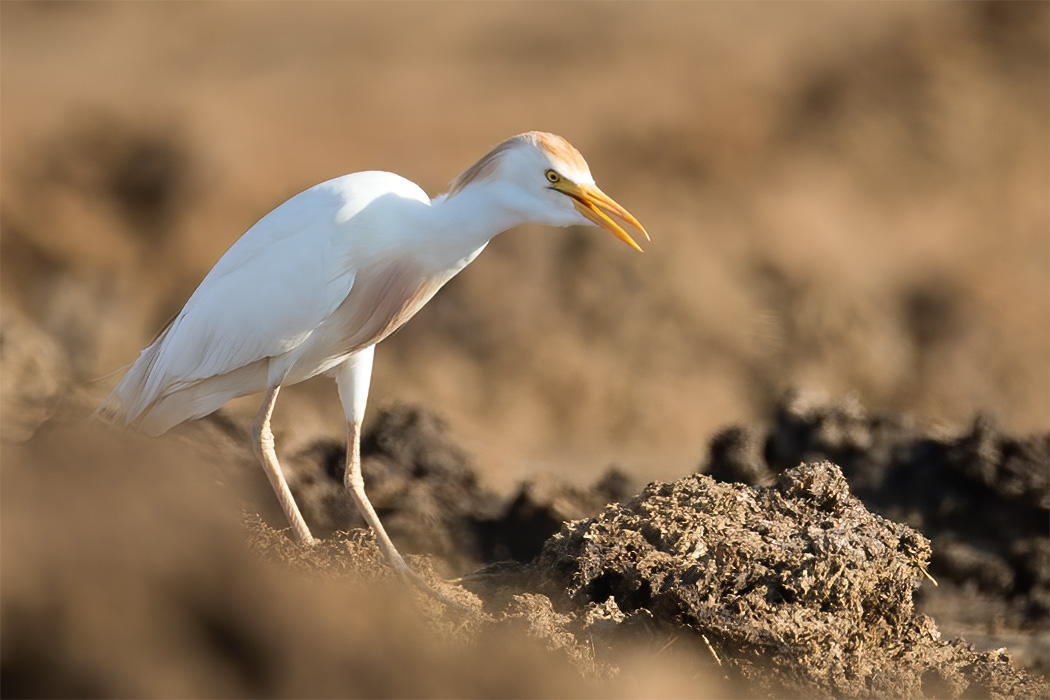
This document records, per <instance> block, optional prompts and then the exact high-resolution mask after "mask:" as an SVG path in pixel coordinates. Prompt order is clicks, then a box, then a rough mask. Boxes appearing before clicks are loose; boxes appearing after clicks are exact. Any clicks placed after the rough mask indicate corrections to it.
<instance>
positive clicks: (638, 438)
mask: <svg viewBox="0 0 1050 700" xmlns="http://www.w3.org/2000/svg"><path fill="white" fill-rule="evenodd" d="M1047 8H1048V6H1047V4H1046V3H1020V2H1003V3H993V4H985V3H851V4H846V3H842V4H826V3H817V4H810V3H792V4H777V5H772V4H762V3H745V4H740V5H734V4H728V3H695V4H684V3H666V4H664V3H656V4H653V3H637V4H632V3H617V4H608V5H596V4H585V3H581V4H575V3H567V4H559V5H557V6H556V10H555V6H553V5H546V4H516V3H493V4H476V3H470V4H458V3H433V4H416V3H394V4H383V3H309V4H299V3H282V2H273V3H252V2H248V3H212V4H201V3H163V4H162V3H150V4H146V3H114V4H109V3H95V2H90V3H14V2H4V3H2V4H0V20H2V21H0V102H2V105H3V119H2V120H0V371H2V376H0V464H2V470H0V479H2V488H0V518H2V528H0V545H2V546H0V583H2V587H0V622H2V626H3V634H2V635H0V657H2V658H0V662H2V668H0V671H2V673H0V683H2V684H3V688H2V692H3V694H4V695H5V696H10V697H14V696H20V695H35V696H102V695H111V696H112V695H122V696H143V697H145V696H149V697H160V696H169V697H170V696H184V697H195V696H215V695H227V696H238V695H242V696H264V695H299V696H302V695H315V696H328V695H341V696H345V695H357V696H413V695H459V696H469V695H478V696H504V695H532V696H548V695H567V694H574V695H596V696H597V695H600V696H606V695H609V694H613V695H624V696H655V695H669V696H670V695H674V696H688V695H699V696H721V695H725V694H738V695H749V694H754V693H768V694H774V695H783V694H788V695H814V696H818V695H819V696H828V695H850V696H858V697H867V696H871V697H891V696H900V695H908V696H914V697H918V696H920V695H922V696H938V697H940V696H943V697H955V696H969V697H973V696H984V695H989V696H990V695H997V696H1004V697H1007V696H1012V697H1024V696H1034V695H1045V694H1046V686H1045V683H1044V681H1043V680H1042V679H1044V678H1045V677H1046V675H1047V673H1048V671H1050V651H1048V648H1050V639H1048V635H1047V629H1048V624H1050V613H1048V609H1050V536H1048V525H1047V523H1048V519H1047V510H1048V473H1050V467H1048V457H1047V454H1048V452H1050V447H1048V438H1047V436H1046V431H1047V428H1048V426H1050V295H1048V294H1047V292H1048V290H1050V264H1048V260H1050V235H1048V232H1050V171H1048V169H1047V163H1048V162H1050V138H1048V134H1050V128H1048V124H1050V75H1048V74H1050V30H1048V29H1047V27H1048V9H1047ZM537 128H538V129H546V130H550V131H554V132H557V133H561V134H563V135H565V136H566V137H568V138H569V139H570V140H571V141H573V142H574V143H575V144H576V145H577V146H578V147H579V148H580V149H581V150H582V151H583V153H584V154H585V155H586V156H587V158H588V160H589V162H590V164H591V166H592V169H593V170H594V172H595V174H596V176H597V178H598V181H599V182H600V183H601V185H602V186H603V188H604V189H605V190H606V191H608V192H610V193H612V194H613V195H614V196H615V197H616V198H617V199H618V200H620V201H622V202H623V203H624V204H625V205H627V206H628V207H629V208H630V209H631V210H632V211H633V212H634V213H636V214H637V215H638V217H639V218H640V219H641V220H642V221H643V222H645V224H646V226H647V228H648V229H649V230H650V232H651V233H653V237H654V240H653V243H652V244H651V245H649V246H647V252H646V253H645V255H637V254H633V253H632V252H631V251H629V250H628V249H626V248H625V247H623V246H622V245H620V244H618V243H616V242H615V241H613V240H611V238H610V237H608V236H603V235H601V234H600V232H597V231H593V230H590V229H570V230H567V231H545V230H540V229H535V228H527V227H526V228H524V229H523V230H520V231H517V232H514V233H510V234H508V235H506V236H501V237H500V238H498V239H497V240H495V241H494V242H493V244H492V245H491V246H490V247H489V249H488V250H487V251H486V253H485V254H484V255H483V256H482V257H481V258H479V260H478V261H477V263H475V264H474V265H472V266H471V267H470V268H469V269H468V270H466V271H465V272H464V273H463V274H462V275H460V276H459V277H457V278H456V279H455V280H453V281H452V282H451V283H450V284H449V285H448V287H447V288H446V289H445V290H443V291H442V292H441V293H440V294H439V295H438V296H437V297H436V298H435V300H434V301H433V302H432V303H431V304H430V305H428V307H427V308H426V309H424V311H423V312H421V313H420V314H419V316H418V317H417V318H415V319H413V320H412V322H410V323H409V324H408V325H407V326H406V327H405V328H404V329H403V330H402V331H401V332H399V333H398V334H396V335H395V336H394V337H392V338H391V339H390V340H388V341H386V342H385V343H384V344H383V345H382V346H381V348H380V350H379V352H378V353H377V365H376V371H375V377H374V381H373V395H372V402H371V403H372V406H373V407H374V408H373V409H372V411H371V414H370V416H369V421H368V425H367V433H368V438H367V440H366V443H365V445H364V450H365V453H366V461H365V471H366V479H367V481H368V488H369V491H370V493H371V494H372V497H373V500H374V501H375V503H376V505H377V506H378V507H379V509H380V511H381V514H382V516H383V518H384V521H385V522H387V524H388V525H389V527H390V529H391V531H392V532H393V533H394V536H395V538H396V539H397V541H398V543H399V545H400V546H402V547H403V548H404V549H405V550H406V551H409V552H415V553H419V554H424V553H425V554H428V555H431V556H432V557H433V558H427V559H422V558H420V559H416V563H417V565H418V566H420V567H421V568H423V569H425V570H426V569H429V568H431V567H432V568H433V569H434V570H435V571H436V573H437V574H438V575H441V576H462V575H469V576H468V577H467V579H466V580H465V585H466V587H467V588H469V589H470V590H471V591H474V592H475V593H476V594H477V595H479V596H480V598H481V600H482V602H479V601H478V600H477V599H475V598H473V597H471V596H472V594H470V593H467V592H465V591H461V592H460V593H459V594H458V595H461V596H463V599H464V600H465V601H466V602H467V604H468V605H472V606H475V607H479V606H483V607H484V611H485V616H483V617H477V616H473V617H471V616H466V617H464V616H462V615H460V616H459V617H457V616H456V615H445V614H444V613H442V611H441V610H440V609H439V608H437V607H435V606H433V605H432V604H431V603H430V602H428V601H425V600H424V601H420V603H419V605H418V606H411V605H408V604H407V603H406V602H405V601H406V600H407V599H408V597H409V594H408V593H407V592H405V591H402V590H400V589H399V588H397V587H396V586H395V585H393V582H391V581H389V579H388V578H386V575H385V573H384V570H383V569H382V567H379V566H377V565H376V560H375V553H374V550H373V549H372V546H371V544H370V542H369V541H368V540H367V538H362V537H361V536H360V534H355V535H351V536H348V537H347V536H344V535H341V534H338V533H339V531H342V530H346V529H347V528H353V527H357V526H358V525H359V521H358V520H357V519H356V514H355V513H354V512H353V511H352V509H351V508H349V505H348V502H347V501H346V499H345V497H344V494H343V493H342V490H341V487H340V486H339V479H338V469H339V464H340V460H341V457H342V450H343V447H342V445H341V444H340V443H339V438H340V436H341V435H342V418H341V411H340V408H339V404H338V401H337V400H336V396H335V391H334V387H332V386H331V385H330V383H327V382H325V381H311V382H308V383H305V384H304V385H302V386H300V387H295V388H292V389H290V390H288V391H285V392H283V393H282V400H281V402H279V404H278V407H277V413H276V418H275V430H276V432H277V440H278V449H279V451H280V452H281V455H282V458H283V460H284V464H285V467H286V469H287V471H288V473H289V476H290V478H291V480H292V482H293V486H294V488H295V491H296V494H297V496H298V497H299V498H300V500H301V501H302V503H303V505H304V510H305V511H306V515H307V517H308V519H309V520H310V521H311V524H312V525H313V526H314V527H315V528H316V529H317V531H318V532H319V533H322V534H324V535H325V536H326V537H327V539H326V543H325V545H324V547H323V548H320V549H319V550H317V551H314V552H306V551H302V550H299V549H297V548H295V547H293V546H291V545H289V544H288V543H287V542H286V541H285V540H284V539H282V537H281V536H280V535H279V534H277V533H275V532H274V531H273V530H272V529H271V527H270V525H276V526H278V527H281V526H282V525H281V523H280V520H279V519H278V517H277V510H276V507H275V505H274V503H273V498H272V495H271V494H270V493H269V491H268V486H267V484H266V482H265V479H264V478H263V477H262V475H261V473H260V470H259V469H258V467H257V465H255V463H254V461H253V459H252V457H251V454H250V452H249V451H248V450H247V449H246V447H245V441H244V431H245V428H246V426H247V425H248V423H249V422H250V416H251V415H253V414H254V412H255V410H256V403H257V398H255V397H252V398H249V399H245V400H241V401H237V402H234V403H232V404H231V405H230V407H229V408H228V409H225V410H224V411H222V412H221V413H220V414H217V415H216V416H214V417H212V418H210V419H208V420H205V421H200V422H198V423H197V424H195V425H190V426H185V427H183V428H180V429H178V430H176V431H174V433H173V434H171V435H169V436H166V437H164V438H162V439H158V440H147V439H144V438H140V437H138V436H134V435H129V434H126V433H120V432H116V431H111V430H109V429H108V428H105V427H103V426H99V425H97V424H96V423H94V422H91V421H89V420H87V418H86V416H87V414H88V412H89V410H90V409H91V408H92V407H93V406H94V405H95V404H96V403H97V401H98V399H99V398H100V397H101V396H102V395H103V394H104V393H105V391H106V389H107V388H108V386H109V385H110V384H112V383H113V382H114V381H115V377H116V375H115V373H114V370H116V369H117V368H119V367H121V366H122V365H124V364H126V363H128V362H129V361H130V360H131V359H132V358H133V357H134V356H135V353H136V352H137V351H138V350H139V349H140V348H141V347H142V346H143V345H144V344H145V343H147V342H148V341H149V339H150V337H151V336H152V335H153V333H155V332H156V330H157V329H158V328H159V327H160V326H162V325H163V323H164V321H165V320H166V319H167V318H169V317H170V316H171V314H172V313H174V312H175V311H177V310H178V308H179V307H180V306H181V304H182V303H183V301H184V300H185V299H186V297H187V296H188V295H189V293H190V292H191V291H192V289H193V288H194V286H195V285H196V284H197V282H198V281H199V280H200V279H201V277H202V276H203V274H204V273H205V272H206V271H207V269H208V268H209V267H210V265H211V264H213V263H214V261H215V260H216V259H217V258H218V256H219V255H221V253H222V251H223V250H224V249H225V248H226V247H227V246H228V245H229V244H230V243H231V242H232V241H233V240H234V239H235V238H236V237H237V236H238V235H239V234H240V233H241V232H242V231H244V230H245V229H246V228H247V227H248V226H249V225H250V224H251V223H253V222H254V221H255V220H256V219H257V218H258V217H259V216H261V215H262V214H263V213H265V212H266V211H267V210H269V209H270V208H272V207H273V206H274V205H276V204H277V203H278V202H280V201H281V200H283V199H284V198H286V197H287V196H289V195H291V194H293V193H295V192H297V191H299V190H301V189H304V188H305V187H308V186H310V185H312V184H314V183H316V182H318V181H321V180H323V179H326V178H328V177H331V176H335V175H338V174H342V173H344V172H349V171H352V170H364V169H370V168H380V169H389V170H393V171H395V172H399V173H402V174H404V175H406V176H408V177H410V178H411V179H414V180H416V181H417V182H419V183H420V184H421V185H423V186H424V188H425V189H427V191H429V192H432V193H437V192H440V191H442V189H443V188H444V186H445V183H447V182H448V180H449V179H450V178H451V177H452V176H453V175H454V174H455V173H456V172H457V171H458V170H459V169H461V168H463V167H465V166H466V165H468V164H469V163H470V162H472V161H473V160H474V159H475V158H477V157H478V156H479V155H480V154H481V153H482V152H483V151H484V150H485V149H486V148H488V147H489V146H490V145H492V144H493V143H495V142H498V141H500V140H502V139H503V138H505V137H506V136H508V135H510V134H513V133H516V132H520V131H524V130H527V129H537ZM796 386H798V387H804V389H805V392H801V393H786V392H787V390H788V389H790V388H791V387H796ZM820 395H830V396H853V397H856V398H850V399H847V400H842V401H826V400H822V399H813V398H812V396H820ZM785 397H786V398H785ZM413 404H421V405H426V406H433V407H435V408H436V409H437V410H438V411H439V412H440V414H441V415H442V416H444V417H445V418H444V420H445V421H447V424H448V425H450V426H452V427H453V429H454V432H455V435H456V437H455V439H453V438H451V437H450V436H449V434H448V433H447V432H446V431H445V429H444V428H443V421H441V420H438V419H437V418H435V417H434V414H432V413H430V412H428V411H425V410H420V409H417V408H411V407H406V406H408V405H413ZM399 405H400V406H401V407H400V408H398V407H396V406H399ZM391 406H395V408H389V407H391ZM862 406H863V407H862ZM384 407H386V408H388V409H389V410H382V409H384ZM975 416H976V418H975ZM726 426H736V427H732V428H727V427H726ZM712 436H713V437H712ZM708 446H709V447H708ZM705 453H706V455H707V456H706V457H704V456H703V455H704V454H705ZM822 460H828V461H830V462H832V463H834V464H835V465H837V466H838V467H839V468H840V469H841V472H842V474H843V475H844V477H845V482H843V481H842V480H841V479H840V478H839V477H838V473H837V472H836V470H835V469H834V468H832V467H827V466H820V462H821V461H822ZM801 462H806V463H810V464H811V466H810V467H807V468H806V470H804V471H803V472H792V471H791V470H792V469H794V468H796V467H798V465H799V463H801ZM609 465H613V466H612V467H610V466H609ZM693 471H699V472H700V473H702V474H705V475H709V476H712V477H715V478H716V479H717V480H718V481H715V480H712V479H710V478H708V476H688V477H684V478H683V475H685V474H688V473H690V472H693ZM656 479H661V480H665V481H668V482H670V485H667V486H662V485H653V486H650V487H647V488H646V489H645V490H643V489H642V486H643V485H644V484H646V483H649V482H652V481H654V480H656ZM733 482H736V483H733ZM846 484H848V493H847V486H846ZM817 486H820V489H818V488H817ZM821 489H823V490H821ZM818 491H819V492H820V493H823V494H824V495H823V496H819V494H818V493H817V492H818ZM640 493H641V495H639V494H640ZM818 496H819V497H818ZM854 497H856V498H854ZM856 499H859V501H858V500H856ZM611 502H619V503H621V504H623V505H621V506H616V507H610V508H606V504H608V503H611ZM861 503H863V505H861ZM603 508H604V510H603ZM242 511H243V512H245V513H248V514H254V513H261V514H263V516H264V520H265V522H266V523H269V524H270V525H266V524H264V523H263V522H260V521H258V520H256V519H252V518H251V517H248V518H247V525H246V524H245V519H244V518H242V517H241V513H242ZM884 518H885V519H884ZM581 519H582V520H581ZM566 521H571V522H569V523H568V524H564V525H563V523H565V522H566ZM909 528H912V529H909ZM913 530H914V531H913ZM915 532H918V533H921V535H919V534H915ZM559 533H560V534H559ZM585 536H586V537H585ZM895 538H896V539H895ZM923 538H926V539H923ZM246 541H247V542H249V543H254V547H247V548H246V547H245V542H246ZM628 541H630V542H634V543H635V544H636V545H637V546H635V547H634V548H633V549H630V548H627V546H626V544H625V543H626V542H628ZM927 541H928V544H927ZM893 542H899V543H906V545H907V546H906V547H905V548H904V550H903V551H897V550H895V549H894V547H893V546H891V545H892V543H893ZM584 544H586V546H584ZM927 546H929V547H932V553H931V554H929V555H928V560H927V549H926V547H927ZM502 560H512V561H513V562H516V563H507V564H503V565H499V566H488V565H495V563H496V562H499V561H502ZM482 566H488V568H485V569H482V570H481V571H478V567H482ZM926 566H928V573H929V574H930V575H932V576H933V577H934V578H935V579H937V581H938V582H939V584H940V585H939V586H936V587H935V586H933V585H932V583H930V582H929V581H928V580H927V579H925V578H924V577H923V575H922V569H923V567H926ZM917 584H919V585H918V587H917V588H916V585H917ZM449 590H457V589H449ZM872 591H875V593H872ZM938 635H940V638H938ZM957 635H961V636H962V637H963V638H965V640H967V641H966V642H961V641H955V640H954V637H956V636H957ZM946 640H948V641H946ZM968 643H972V644H973V645H974V647H975V648H974V649H970V647H969V646H968ZM1002 648H1005V649H1007V650H1008V651H999V650H1000V649H1002ZM759 659H761V660H762V662H763V663H761V664H760V663H758V660H759ZM1007 659H1011V660H1007ZM1020 668H1024V669H1027V671H1021V670H1019V669H1020ZM1028 672H1030V673H1031V674H1034V675H1025V674H1026V673H1028Z"/></svg>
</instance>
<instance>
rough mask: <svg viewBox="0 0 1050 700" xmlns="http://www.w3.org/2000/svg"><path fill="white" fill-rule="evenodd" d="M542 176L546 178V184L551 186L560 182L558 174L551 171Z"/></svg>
mask: <svg viewBox="0 0 1050 700" xmlns="http://www.w3.org/2000/svg"><path fill="white" fill-rule="evenodd" d="M544 174H545V175H546V176H547V182H549V183H551V184H552V185H555V184H557V183H559V182H561V175H559V174H558V173H556V172H554V171H553V170H548V171H547V172H546V173H544Z"/></svg>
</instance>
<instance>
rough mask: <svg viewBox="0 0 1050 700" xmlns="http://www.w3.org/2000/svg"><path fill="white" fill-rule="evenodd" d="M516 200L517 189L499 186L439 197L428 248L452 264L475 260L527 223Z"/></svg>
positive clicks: (471, 188)
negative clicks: (502, 235) (504, 234)
mask: <svg viewBox="0 0 1050 700" xmlns="http://www.w3.org/2000/svg"><path fill="white" fill-rule="evenodd" d="M513 200H514V196H513V189H512V188H510V187H507V186H506V185H504V184H502V183H499V182H483V183H473V184H471V185H468V186H467V187H465V188H463V189H462V190H460V191H459V192H457V193H455V194H454V195H452V196H448V195H444V194H442V195H438V196H437V197H435V198H434V199H433V200H432V201H431V204H430V212H429V221H428V226H427V227H426V228H427V230H426V234H425V235H426V239H427V244H428V247H431V249H432V250H434V252H435V253H437V254H438V255H440V256H441V257H442V258H447V261H448V262H453V261H456V260H459V259H461V258H464V257H467V256H470V257H471V259H473V255H476V254H477V253H479V252H481V249H482V248H484V247H485V245H486V244H488V242H489V241H490V240H492V239H493V238H494V237H495V236H497V235H499V234H500V233H502V232H504V231H506V230H507V229H509V228H513V227H515V226H517V225H519V224H522V223H525V221H526V217H525V215H524V214H522V212H521V211H520V209H519V207H516V206H514V202H513Z"/></svg>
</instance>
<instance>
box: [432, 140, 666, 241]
mask: <svg viewBox="0 0 1050 700" xmlns="http://www.w3.org/2000/svg"><path fill="white" fill-rule="evenodd" d="M481 182H488V183H493V184H496V183H498V184H499V185H501V186H510V187H511V188H513V191H514V194H515V200H516V205H517V206H518V207H519V208H520V209H521V210H522V213H523V214H524V215H525V216H526V217H527V219H528V220H529V221H533V222H535V223H542V224H548V225H551V226H573V225H577V224H588V223H589V224H594V225H596V226H601V227H602V228H604V229H605V230H607V231H609V232H610V233H612V234H613V235H614V236H616V237H617V238H619V239H620V240H621V241H623V242H624V243H626V244H628V245H629V246H631V247H632V248H634V249H636V250H639V251H640V250H641V247H639V246H638V244H637V243H636V242H635V241H634V239H633V238H631V236H630V235H628V233H627V232H626V231H625V230H624V229H623V227H622V226H620V224H618V223H617V222H616V221H614V220H613V218H612V216H611V215H615V216H617V217H619V218H620V219H622V220H623V221H625V222H626V223H627V224H629V225H630V226H633V227H634V228H636V229H638V231H640V232H641V234H642V235H643V236H645V239H646V240H649V234H648V233H646V231H645V228H644V227H643V226H642V225H641V223H639V222H638V220H637V219H636V218H634V216H633V215H632V214H631V212H629V211H627V210H626V209H624V208H623V207H622V206H620V205H619V204H618V203H617V202H616V201H615V200H614V199H613V198H612V197H610V196H609V195H607V194H605V193H604V192H602V191H601V190H600V189H598V186H597V185H595V184H594V177H592V176H591V170H590V168H589V167H588V166H587V161H585V160H584V159H583V156H582V155H580V152H579V151H577V150H576V149H575V148H573V146H572V144H570V143H569V142H568V141H566V140H565V139H563V138H562V137H561V136H556V135H554V134H548V133H545V132H542V131H530V132H527V133H524V134H519V135H517V136H513V137H511V138H509V139H507V140H506V141H504V142H503V143H501V144H499V145H498V146H496V147H495V148H493V149H492V150H491V151H489V152H488V153H487V154H485V155H484V156H483V157H482V158H481V160H479V161H478V162H477V163H475V164H474V165H472V166H470V167H469V168H467V169H466V170H464V171H463V172H462V173H460V174H459V176H457V177H456V179H455V180H453V181H452V186H451V188H450V189H449V196H452V195H454V194H456V193H457V192H459V191H460V190H462V189H464V188H466V187H467V186H469V185H471V184H472V183H481Z"/></svg>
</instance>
